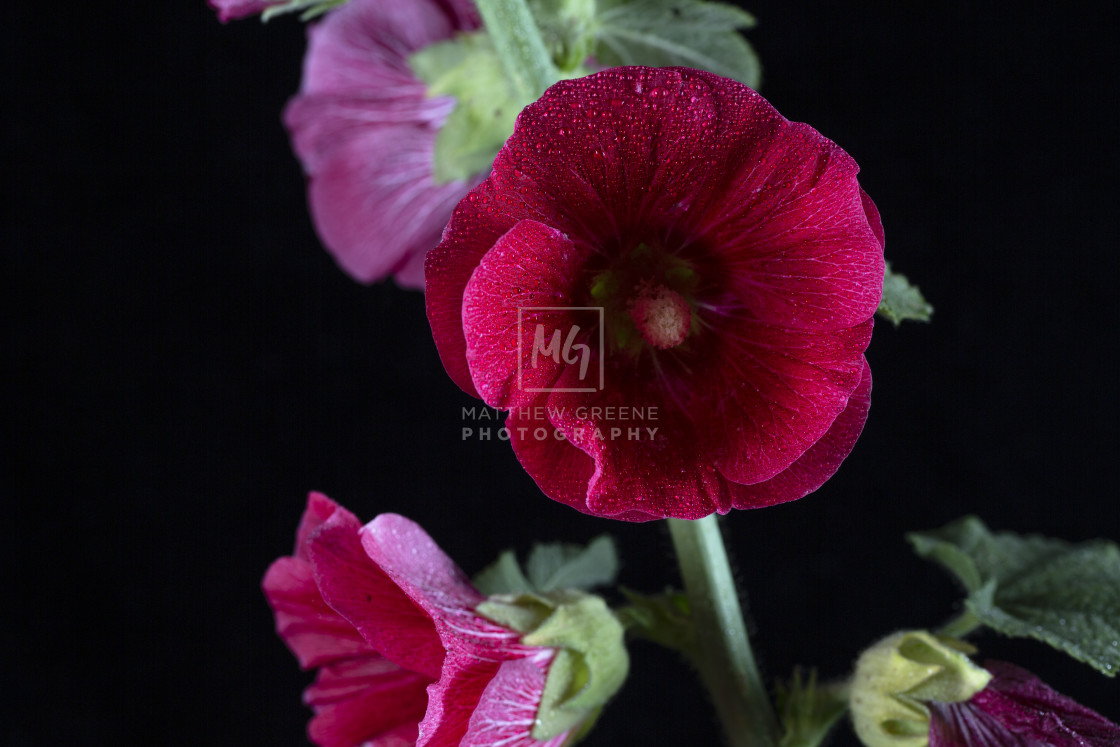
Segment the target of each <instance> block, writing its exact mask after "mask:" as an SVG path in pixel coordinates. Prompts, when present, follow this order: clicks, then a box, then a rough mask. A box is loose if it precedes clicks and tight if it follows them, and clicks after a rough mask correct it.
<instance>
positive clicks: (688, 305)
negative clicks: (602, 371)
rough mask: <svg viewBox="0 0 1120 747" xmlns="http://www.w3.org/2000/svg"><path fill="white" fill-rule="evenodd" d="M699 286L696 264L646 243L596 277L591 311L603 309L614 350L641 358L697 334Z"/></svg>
mask: <svg viewBox="0 0 1120 747" xmlns="http://www.w3.org/2000/svg"><path fill="white" fill-rule="evenodd" d="M696 285H697V277H696V272H695V271H694V270H693V268H692V265H691V263H689V262H688V261H686V260H683V259H680V258H679V257H676V256H674V255H672V254H670V253H668V252H665V251H664V250H661V249H659V248H655V247H650V246H649V245H647V244H644V243H643V244H639V245H638V246H636V247H635V248H634V249H631V250H630V251H628V252H626V253H625V254H623V255H622V256H621V257H619V258H618V260H616V261H615V262H614V263H613V264H612V265H611V266H610V267H608V268H607V269H604V270H602V271H600V272H599V273H597V274H596V275H595V276H594V278H593V279H592V282H591V288H590V291H591V294H590V295H591V299H590V304H589V305H593V306H602V307H603V311H604V312H605V324H606V339H607V343H608V344H609V345H610V348H611V350H614V351H616V352H621V353H626V354H628V355H630V356H640V355H641V354H642V352H643V351H644V350H649V349H650V348H651V347H652V348H655V349H658V350H669V349H671V348H675V347H677V346H679V345H681V344H682V343H683V342H684V341H685V339H686V338H687V337H688V336H689V333H690V332H692V331H694V329H693V328H694V326H695V322H696V318H695V314H694V313H693V312H694V310H693V301H694V299H695V295H696Z"/></svg>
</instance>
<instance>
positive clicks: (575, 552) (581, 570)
mask: <svg viewBox="0 0 1120 747" xmlns="http://www.w3.org/2000/svg"><path fill="white" fill-rule="evenodd" d="M525 568H526V572H522V570H521V566H520V565H519V564H518V562H517V556H516V555H514V553H513V551H512V550H506V551H505V552H503V553H502V554H501V555H499V556H498V559H497V560H496V561H494V562H493V563H492V564H490V565H489V566H487V567H486V568H484V569H483V570H481V571H479V573H478V575H477V576H475V577H474V578H473V579H472V581H473V583H474V585H475V587H476V588H477V589H478V590H479V591H481V592H482V593H483V594H485V595H487V596H493V595H495V594H547V593H548V592H553V591H559V590H562V589H582V590H584V591H587V590H589V589H592V588H594V587H596V586H608V585H610V584H613V583H614V580H615V577H616V576H618V552H617V551H616V550H615V547H614V540H612V539H611V538H610V536H608V535H606V534H603V535H600V536H598V537H596V538H595V539H593V540H591V542H589V543H588V545H587V547H584V546H582V545H570V544H564V543H560V542H552V543H537V544H535V545H533V549H532V550H530V551H529V559H528V561H527V562H526V563H525Z"/></svg>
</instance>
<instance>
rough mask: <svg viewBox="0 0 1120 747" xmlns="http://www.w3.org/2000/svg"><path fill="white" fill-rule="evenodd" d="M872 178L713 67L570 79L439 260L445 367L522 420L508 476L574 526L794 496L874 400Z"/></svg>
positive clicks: (834, 459) (461, 217)
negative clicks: (574, 520) (868, 355)
mask: <svg viewBox="0 0 1120 747" xmlns="http://www.w3.org/2000/svg"><path fill="white" fill-rule="evenodd" d="M858 170H859V169H858V166H857V165H856V163H855V161H853V160H852V158H851V157H850V156H848V154H846V153H845V152H844V151H842V150H841V149H840V148H839V147H838V146H837V145H836V144H834V143H832V142H831V141H829V140H828V139H826V138H825V137H823V136H822V135H820V134H819V133H818V132H816V131H815V130H813V129H812V128H811V127H809V126H807V125H804V124H798V123H795V122H790V121H788V120H786V119H785V118H783V117H782V116H781V115H780V114H779V113H778V112H777V111H775V110H774V108H773V107H772V106H770V104H769V103H767V102H766V101H765V100H764V99H763V98H762V97H761V96H759V95H758V94H757V93H755V92H754V91H752V90H750V89H749V88H747V87H746V86H743V85H741V84H739V83H736V82H734V81H731V80H727V79H725V78H720V77H718V76H716V75H712V74H710V73H706V72H701V71H698V70H689V69H684V68H662V69H653V68H638V67H631V68H615V69H612V70H608V71H605V72H602V73H598V74H596V75H592V76H589V77H586V78H582V79H578V80H570V81H563V82H561V83H558V84H556V85H555V86H553V87H552V88H550V89H549V90H548V91H547V92H546V93H545V95H544V96H543V97H542V98H541V99H540V100H539V101H537V102H536V103H535V104H532V105H531V106H529V107H528V108H526V109H525V110H524V111H523V112H522V113H521V115H520V117H519V118H518V121H517V128H516V130H515V132H514V134H513V136H512V137H511V138H510V139H509V140H508V141H507V143H506V145H505V147H504V148H503V149H502V150H501V152H500V153H499V154H498V157H497V159H496V160H495V161H494V168H493V172H492V174H491V176H490V177H489V178H488V179H487V180H486V181H485V182H483V183H482V184H481V185H479V186H478V187H477V188H475V189H474V190H473V191H472V192H471V193H470V195H469V196H468V198H467V199H465V200H463V201H462V202H461V203H459V206H458V207H457V208H456V209H455V213H454V215H453V216H452V219H451V223H450V224H449V225H448V227H447V230H446V231H445V233H444V236H443V241H442V243H441V244H440V245H439V247H437V248H436V249H435V250H433V251H432V252H431V253H430V254H429V256H428V261H427V305H428V317H429V320H430V322H431V325H432V331H433V333H434V335H435V340H436V344H437V346H438V348H439V352H440V356H441V357H442V359H443V363H444V366H445V367H446V368H447V370H448V372H449V373H450V375H451V376H452V378H453V379H454V380H455V381H456V383H458V384H459V386H460V387H462V388H463V389H464V390H465V391H467V392H469V393H471V394H473V395H475V396H478V397H481V398H482V399H483V400H485V401H486V403H487V404H488V405H490V406H492V407H496V408H501V409H506V410H509V411H510V415H509V418H508V420H507V428H508V433H509V436H510V440H511V441H512V442H513V446H514V449H515V451H516V453H517V457H518V459H519V460H520V461H521V463H522V464H523V465H524V466H525V468H526V469H527V470H528V471H529V473H530V474H531V475H532V476H533V478H534V479H535V480H536V481H537V483H538V484H539V485H540V486H541V488H542V489H543V490H544V492H545V493H547V494H548V495H549V496H551V497H552V498H555V499H556V500H559V501H561V502H563V503H566V504H568V505H570V506H573V507H575V508H577V509H579V510H580V511H584V512H586V513H591V514H595V515H599V516H610V517H614V518H619V519H626V520H631V521H643V520H648V519H654V518H661V517H666V516H673V517H679V518H688V519H694V518H699V517H701V516H705V515H707V514H710V513H712V512H717V511H718V512H720V513H726V512H727V511H729V510H730V509H732V508H754V507H758V506H767V505H770V504H774V503H780V502H782V501H789V500H793V499H796V498H800V497H802V496H804V495H806V494H807V493H809V492H812V491H813V490H816V489H817V488H818V487H820V486H821V485H822V484H823V483H824V481H825V480H826V479H828V477H830V476H831V475H832V474H833V473H834V472H835V471H836V469H837V468H838V467H839V465H840V463H841V462H842V461H843V459H844V458H845V457H846V456H847V455H848V453H849V452H850V451H851V449H852V446H853V445H854V443H855V440H856V438H857V437H858V435H859V433H860V431H861V429H862V428H863V424H864V421H865V419H866V417H867V409H868V405H869V401H870V390H871V374H870V371H869V369H868V367H867V363H866V361H865V359H864V357H863V351H864V350H865V349H866V347H867V344H868V342H869V341H870V337H871V328H872V323H873V319H872V317H873V315H874V313H875V310H876V308H877V306H878V303H879V300H880V296H881V292H882V281H883V230H882V224H881V223H880V221H879V216H878V213H877V211H876V209H875V206H874V204H873V203H872V202H871V200H870V199H869V198H868V197H867V195H866V194H864V193H863V192H862V190H861V189H860V187H859V184H858V183H857V181H856V174H857V172H858ZM587 307H591V310H588V308H587ZM597 308H598V309H602V311H601V314H602V317H601V318H602V323H600V316H599V314H600V312H599V311H598V310H596V309H597ZM542 309H547V310H542ZM556 309H559V310H556ZM538 325H540V328H539V329H538ZM550 334H551V335H553V337H549V335H550ZM538 335H540V337H538ZM553 340H555V344H554V346H553V347H551V348H550V347H549V344H550V343H552V342H553ZM600 342H602V349H600ZM581 346H586V347H581ZM576 361H578V362H579V364H580V365H575V364H574V362H576ZM588 372H591V373H590V375H589V374H588ZM600 372H601V373H602V377H601V379H600V378H599V374H600ZM589 384H590V386H589ZM588 389H590V391H587V390H588ZM549 390H551V391H549ZM581 390H583V391H581ZM640 417H645V418H646V422H636V421H635V418H640ZM635 427H639V428H638V430H637V431H635V430H632V429H634V428H635ZM634 436H637V437H634Z"/></svg>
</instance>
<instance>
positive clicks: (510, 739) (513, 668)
mask: <svg viewBox="0 0 1120 747" xmlns="http://www.w3.org/2000/svg"><path fill="white" fill-rule="evenodd" d="M541 653H542V654H544V655H543V656H541V655H538V656H535V657H533V658H531V659H518V660H516V661H507V662H504V663H503V664H502V666H501V667H500V668H499V669H498V673H497V674H496V675H495V676H494V679H492V680H491V681H490V684H489V685H487V686H486V690H485V691H484V692H483V693H482V697H481V698H480V699H479V702H478V707H477V708H475V710H474V713H473V714H471V718H470V724H469V726H468V727H467V733H466V734H465V735H464V737H463V741H462V742H461V743H460V745H461V747H493V746H494V745H502V747H553V746H555V747H559V746H560V745H562V744H564V742H565V740H567V738H568V734H569V733H568V732H563V733H561V734H558V735H556V736H555V737H553V738H552V739H549V740H548V741H545V742H541V741H538V740H536V739H533V736H532V731H533V726H534V725H535V723H536V719H537V710H538V709H539V707H540V704H541V696H542V695H543V693H544V685H545V680H546V679H547V676H548V664H549V663H550V662H551V660H552V654H553V652H552V651H551V650H546V651H542V652H541Z"/></svg>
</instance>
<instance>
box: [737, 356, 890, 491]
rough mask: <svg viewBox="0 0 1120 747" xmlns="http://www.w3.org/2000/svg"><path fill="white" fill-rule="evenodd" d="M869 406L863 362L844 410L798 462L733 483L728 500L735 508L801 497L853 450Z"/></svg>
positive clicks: (867, 369) (867, 368) (868, 369)
mask: <svg viewBox="0 0 1120 747" xmlns="http://www.w3.org/2000/svg"><path fill="white" fill-rule="evenodd" d="M870 407H871V367H870V366H868V365H867V361H866V360H864V362H863V376H862V377H861V378H860V381H859V385H858V386H856V388H855V391H853V392H852V395H851V397H849V398H848V404H847V406H846V407H845V408H844V411H843V412H841V413H840V415H839V416H838V417H837V418H836V420H834V421H833V423H832V426H831V427H830V428H829V429H828V431H826V432H825V434H824V435H823V436H821V438H820V440H819V441H817V442H816V443H815V444H813V445H812V446H810V447H809V448H808V449H807V450H806V451H805V453H804V454H802V455H801V456H800V457H799V458H798V459H797V461H795V462H794V463H793V464H791V465H790V466H789V467H787V468H786V469H784V470H783V471H781V472H779V473H778V474H776V475H774V476H773V477H771V478H770V479H769V480H765V481H763V482H759V483H755V484H753V485H739V484H736V483H732V484H731V485H730V488H731V502H732V506H733V507H734V508H761V507H763V506H772V505H774V504H775V503H785V502H786V501H793V500H797V499H798V498H804V497H805V496H807V495H808V494H809V493H812V492H813V491H815V490H817V489H818V488H820V487H821V486H822V485H824V483H825V481H827V480H828V478H830V477H832V476H833V475H834V474H836V470H838V469H840V465H841V463H843V461H844V460H845V459H846V458H847V457H848V454H850V453H851V452H852V449H853V448H854V447H855V445H856V440H857V439H858V438H859V434H860V433H861V432H862V431H863V426H864V423H866V422H867V412H868V410H869V409H870Z"/></svg>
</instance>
